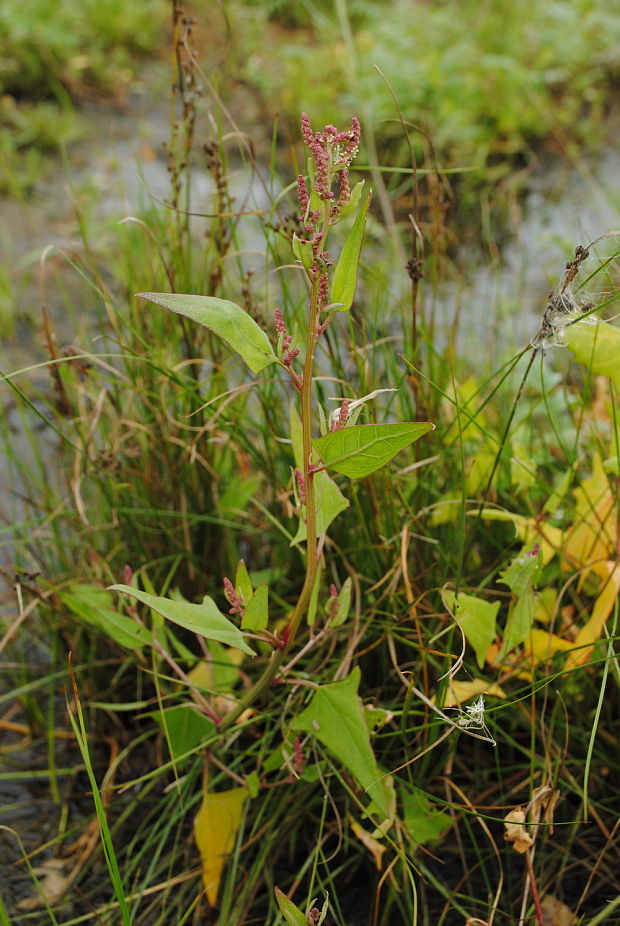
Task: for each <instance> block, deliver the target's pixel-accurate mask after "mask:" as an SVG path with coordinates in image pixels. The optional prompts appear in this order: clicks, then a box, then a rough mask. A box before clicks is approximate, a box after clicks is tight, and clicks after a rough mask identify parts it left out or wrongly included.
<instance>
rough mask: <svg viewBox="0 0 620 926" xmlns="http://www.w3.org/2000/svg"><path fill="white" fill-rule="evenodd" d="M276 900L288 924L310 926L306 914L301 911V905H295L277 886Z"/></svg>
mask: <svg viewBox="0 0 620 926" xmlns="http://www.w3.org/2000/svg"><path fill="white" fill-rule="evenodd" d="M276 900H277V901H278V906H279V908H280V913H281V914H282V916H283V917H284V919H285V920H286V923H287V926H308V920H307V918H306V916H305V914H304V913H302V912H301V910H300V909H299V907H296V906H295V904H294V903H293V901H292V900H289V899H288V897H287V896H286V894H284V893H283V892H282V891H281V890H280V888H279V887H277V888H276Z"/></svg>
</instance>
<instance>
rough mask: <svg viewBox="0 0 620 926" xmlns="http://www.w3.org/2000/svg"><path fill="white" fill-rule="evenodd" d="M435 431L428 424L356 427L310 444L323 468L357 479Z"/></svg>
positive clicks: (419, 422) (405, 423) (426, 422)
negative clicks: (323, 465)
mask: <svg viewBox="0 0 620 926" xmlns="http://www.w3.org/2000/svg"><path fill="white" fill-rule="evenodd" d="M434 428H435V425H434V424H431V423H430V421H415V422H414V421H405V422H403V423H402V424H358V425H355V426H354V427H350V428H343V429H342V431H331V432H330V433H329V434H326V435H325V437H318V438H317V439H316V440H314V441H313V442H312V443H313V446H314V449H315V450H316V451H317V453H318V455H319V456H320V458H321V460H322V461H323V463H324V464H325V466H327V467H329V468H330V469H333V470H335V471H336V472H337V473H342V475H343V476H349V477H350V478H351V479H360V478H361V477H362V476H368V474H369V473H374V471H375V470H377V469H381V467H382V466H385V464H386V463H389V462H390V460H391V459H392V457H394V456H396V454H397V453H398V452H399V450H403V449H404V448H405V447H408V446H409V444H412V443H413V442H414V441H416V440H418V438H420V437H422V436H423V435H424V434H428V432H429V431H432V430H434Z"/></svg>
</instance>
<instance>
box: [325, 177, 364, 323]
mask: <svg viewBox="0 0 620 926" xmlns="http://www.w3.org/2000/svg"><path fill="white" fill-rule="evenodd" d="M371 195H372V193H371V192H369V193H368V195H367V196H366V198H365V200H364V201H363V202H362V205H361V206H360V211H359V212H358V214H357V218H356V219H355V222H354V223H353V228H352V229H351V231H350V232H349V234H348V235H347V240H346V241H345V243H344V245H343V248H342V251H341V252H340V257H339V258H338V263H337V264H336V267H335V268H334V275H333V277H332V285H331V290H330V302H331V303H340V304H339V305H338V311H339V312H348V311H349V309H350V308H351V306H352V304H353V297H354V296H355V288H356V286H357V268H358V266H359V262H360V251H361V250H362V242H363V240H364V229H365V228H366V215H367V213H368V207H369V206H370V198H371Z"/></svg>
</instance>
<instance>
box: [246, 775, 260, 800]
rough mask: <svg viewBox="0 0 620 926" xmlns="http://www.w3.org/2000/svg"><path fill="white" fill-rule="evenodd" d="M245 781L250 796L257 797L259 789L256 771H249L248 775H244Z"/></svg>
mask: <svg viewBox="0 0 620 926" xmlns="http://www.w3.org/2000/svg"><path fill="white" fill-rule="evenodd" d="M245 783H246V786H247V789H248V794H249V795H250V797H252V798H254V797H258V792H259V791H260V778H259V777H258V774H257V773H256V772H250V773H249V775H246V776H245Z"/></svg>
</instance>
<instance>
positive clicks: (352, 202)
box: [340, 180, 366, 219]
mask: <svg viewBox="0 0 620 926" xmlns="http://www.w3.org/2000/svg"><path fill="white" fill-rule="evenodd" d="M365 183H366V181H365V180H358V182H357V183H356V184H355V186H354V187H353V189H352V190H351V195H350V197H349V202H348V203H345V205H344V206H343V207H342V209H341V210H340V218H341V219H346V217H347V216H348V215H352V214H353V213H354V212H355V210H356V209H357V207H358V205H359V201H360V199H361V198H362V190H363V189H364V184H365Z"/></svg>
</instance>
